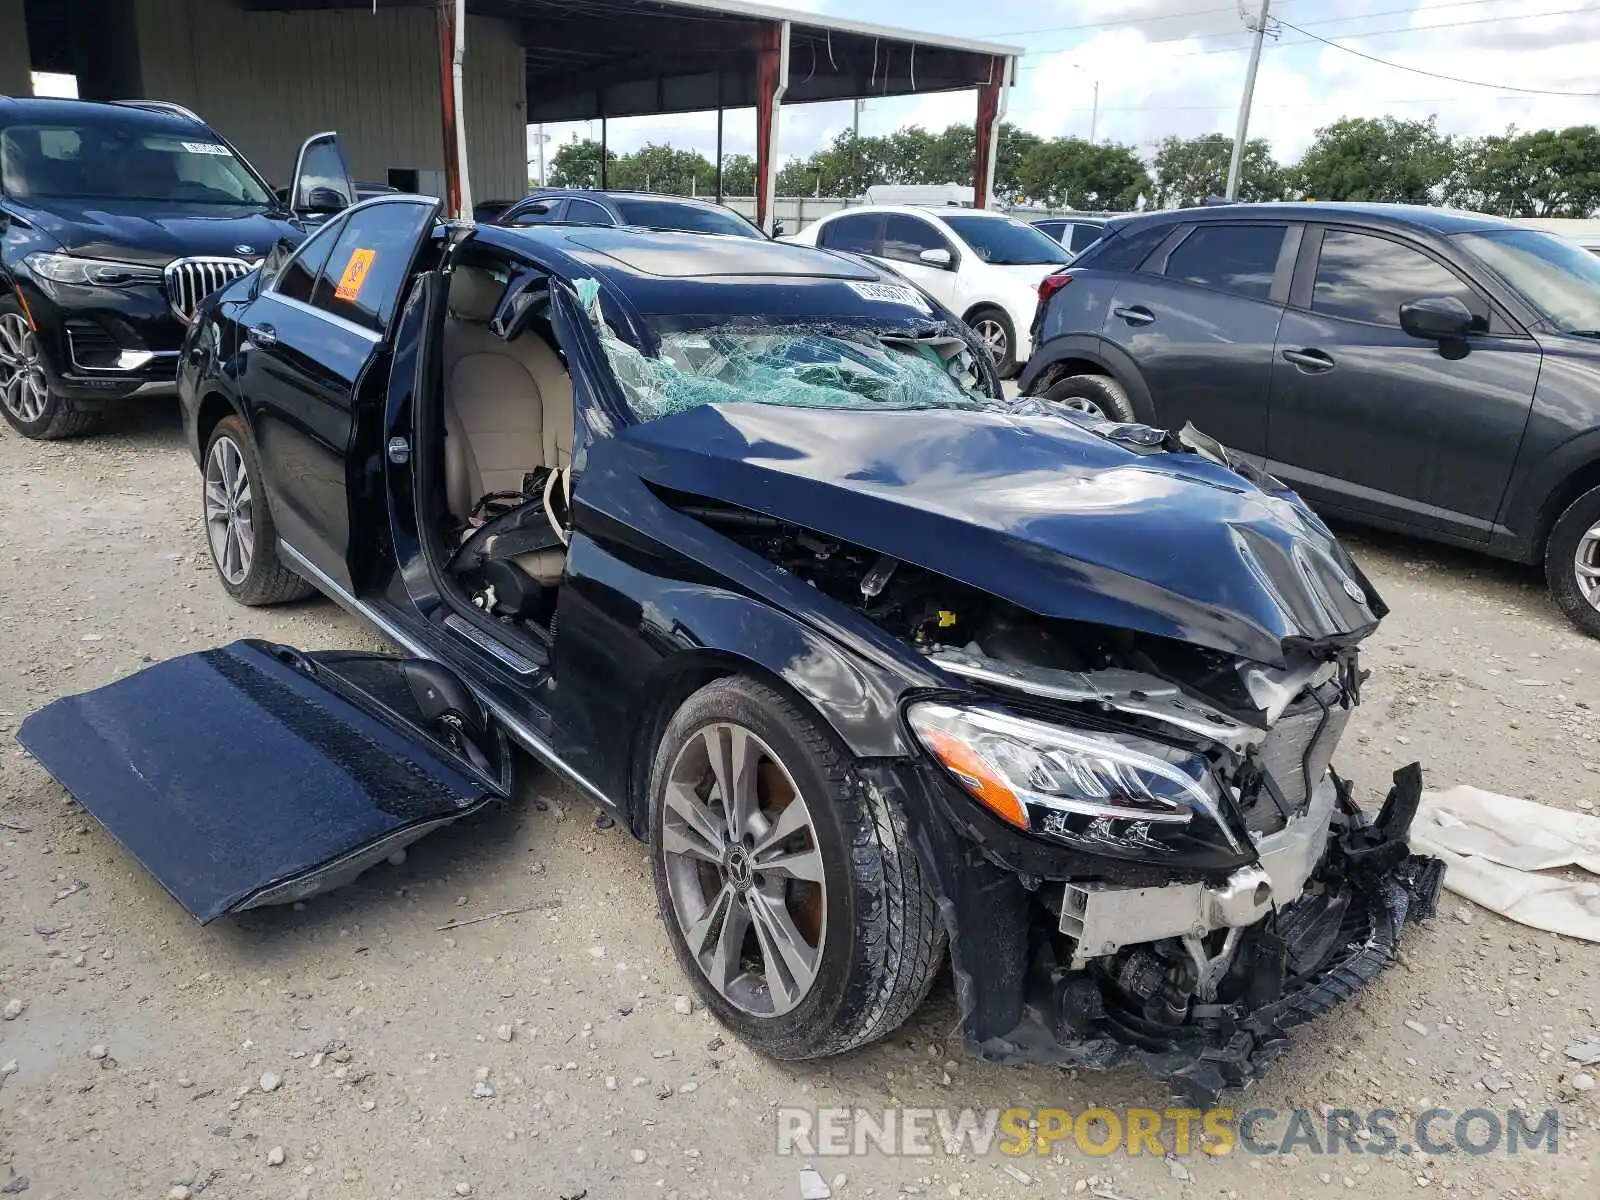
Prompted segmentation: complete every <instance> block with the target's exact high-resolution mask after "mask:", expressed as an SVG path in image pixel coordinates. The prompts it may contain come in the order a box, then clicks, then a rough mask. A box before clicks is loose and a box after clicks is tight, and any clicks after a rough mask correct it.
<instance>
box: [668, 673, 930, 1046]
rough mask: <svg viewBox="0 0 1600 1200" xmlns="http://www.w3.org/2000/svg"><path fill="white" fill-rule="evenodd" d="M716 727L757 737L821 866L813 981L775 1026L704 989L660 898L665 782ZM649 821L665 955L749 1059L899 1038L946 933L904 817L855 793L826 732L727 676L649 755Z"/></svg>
mask: <svg viewBox="0 0 1600 1200" xmlns="http://www.w3.org/2000/svg"><path fill="white" fill-rule="evenodd" d="M724 723H732V724H737V725H740V726H743V727H744V728H745V729H746V730H748V731H750V732H752V733H754V734H755V735H756V736H757V737H758V738H760V739H761V740H762V741H763V742H765V743H766V745H767V746H768V747H769V748H770V749H771V750H772V752H773V753H774V754H775V756H776V757H777V758H778V759H780V760H781V762H782V766H783V768H784V769H786V770H787V771H788V772H789V775H790V777H791V778H792V780H793V782H794V785H795V787H796V789H797V791H798V792H799V794H800V795H801V796H803V797H805V799H806V807H807V809H808V810H809V812H810V815H811V828H812V830H813V831H814V834H815V843H814V844H815V847H816V849H817V851H818V852H820V855H821V858H822V863H823V879H824V886H825V890H824V897H825V899H824V901H823V903H822V905H821V906H820V907H822V908H824V909H825V912H826V917H825V922H824V924H823V925H822V929H821V933H820V937H819V939H818V940H819V943H820V957H819V958H818V960H817V967H816V975H815V979H814V982H813V983H812V984H811V986H810V990H809V991H808V992H806V993H805V995H804V996H803V998H801V999H800V1000H799V1001H798V1004H797V1006H796V1007H794V1008H792V1009H791V1010H790V1011H788V1012H786V1013H782V1014H780V1015H771V1014H765V1015H757V1014H754V1013H751V1012H747V1011H746V1010H745V1009H743V1008H740V1007H738V1006H737V1005H735V1004H734V1003H732V1002H730V1001H729V1000H728V999H727V998H725V997H724V996H723V994H722V992H720V991H719V990H718V989H717V988H716V987H715V986H714V985H713V984H712V983H711V981H710V980H709V979H708V978H707V976H706V974H705V972H704V970H702V968H701V966H700V964H699V963H698V962H697V961H696V958H695V956H694V955H693V954H692V953H691V951H690V949H689V945H688V941H687V939H686V937H685V935H684V932H683V930H682V928H681V926H680V924H679V918H678V915H677V912H676V911H675V909H674V906H673V900H672V896H671V893H670V892H669V884H668V877H667V873H668V866H667V858H666V855H665V853H664V851H663V829H664V827H665V820H664V815H663V814H664V796H665V793H666V786H667V782H668V777H669V774H670V772H671V771H672V768H673V765H674V763H675V762H676V761H677V759H678V753H679V751H680V750H682V749H684V747H686V746H687V745H688V744H689V743H690V742H691V741H692V740H693V739H695V738H696V737H697V736H698V735H699V733H700V731H702V730H704V729H706V727H707V726H711V725H717V724H724ZM650 816H651V822H650V829H651V832H650V855H651V862H652V865H653V866H654V874H655V882H656V897H657V902H658V904H659V906H660V909H661V915H662V918H663V920H664V922H665V924H666V926H667V932H668V937H669V938H670V940H671V942H672V948H673V952H674V953H675V954H676V955H677V957H678V963H679V965H680V966H681V967H682V969H683V971H684V974H685V975H687V976H688V977H689V979H690V981H691V983H692V984H693V986H694V988H695V991H696V992H697V993H698V995H699V996H700V999H701V1000H702V1001H703V1002H704V1004H705V1005H706V1007H707V1008H709V1009H710V1010H711V1011H712V1012H713V1013H714V1014H715V1015H716V1017H717V1018H718V1020H720V1021H721V1022H722V1023H723V1024H724V1025H726V1026H727V1027H728V1028H729V1029H730V1030H732V1031H733V1032H734V1033H735V1034H736V1035H737V1036H738V1037H740V1038H741V1039H743V1040H744V1041H746V1042H748V1043H749V1044H750V1045H751V1046H752V1047H754V1048H755V1049H756V1050H759V1051H760V1052H761V1053H763V1054H765V1055H767V1056H769V1057H771V1058H775V1059H781V1060H797V1059H808V1058H819V1057H822V1056H825V1055H831V1054H840V1053H843V1052H845V1051H847V1050H851V1049H854V1048H855V1047H857V1046H861V1045H864V1044H866V1043H868V1042H871V1041H874V1040H876V1039H877V1038H881V1037H883V1036H885V1035H886V1034H888V1033H890V1032H892V1031H893V1030H895V1029H897V1028H898V1027H899V1026H900V1025H901V1024H902V1023H903V1022H904V1021H905V1020H906V1018H908V1017H909V1016H910V1015H911V1014H912V1013H913V1012H914V1011H915V1010H916V1009H917V1006H918V1005H920V1004H921V1003H922V1001H923V1000H924V999H925V998H926V996H927V994H928V989H929V987H930V986H931V985H932V983H933V980H934V977H935V975H936V974H937V973H938V970H939V967H940V965H941V964H942V962H943V961H944V951H945V933H944V928H943V926H942V925H941V924H940V920H939V913H938V907H937V905H936V903H935V901H934V897H933V894H932V891H931V889H930V888H929V886H928V884H927V883H926V882H925V881H924V879H923V875H922V869H921V865H920V863H919V862H918V861H917V856H916V851H915V850H913V849H912V847H911V839H910V836H909V833H908V830H907V826H906V819H905V814H904V813H903V812H902V811H901V810H900V809H899V807H898V805H897V804H896V803H895V802H894V801H893V800H891V799H889V798H887V797H885V796H883V795H881V794H878V792H877V791H876V789H869V788H868V787H866V786H865V785H864V784H863V783H862V782H861V781H860V779H859V778H858V777H857V776H856V773H855V771H854V770H853V763H852V760H851V758H850V756H849V754H848V753H847V751H846V750H845V749H844V748H843V747H842V746H841V745H840V744H839V743H838V741H837V740H836V739H835V738H834V737H833V736H832V734H831V732H830V731H829V730H827V729H825V728H824V727H823V726H821V725H820V724H819V723H818V722H817V721H816V720H815V719H814V718H812V717H811V716H810V715H808V714H807V713H805V712H803V711H801V709H800V708H798V707H797V706H796V705H795V704H794V703H792V702H791V701H790V700H788V699H787V698H786V697H784V696H782V695H780V694H779V693H778V692H777V691H775V690H774V689H772V688H771V687H768V686H767V685H765V684H763V683H760V682H757V681H755V680H753V679H749V678H746V677H743V676H731V677H727V678H724V679H719V680H717V681H716V682H714V683H710V684H708V685H706V686H705V687H703V688H701V689H700V690H699V691H698V692H696V693H694V695H692V696H690V697H689V699H688V700H686V701H685V702H684V704H683V706H682V707H681V708H679V710H678V712H677V714H676V715H675V716H674V717H673V718H672V721H671V722H670V723H669V724H668V726H667V728H666V731H665V733H664V734H663V735H662V738H661V741H660V743H659V745H658V747H657V750H656V755H655V762H654V765H653V767H652V769H651V773H650ZM756 879H757V880H758V881H759V880H760V879H761V876H760V875H759V874H758V875H757V876H756Z"/></svg>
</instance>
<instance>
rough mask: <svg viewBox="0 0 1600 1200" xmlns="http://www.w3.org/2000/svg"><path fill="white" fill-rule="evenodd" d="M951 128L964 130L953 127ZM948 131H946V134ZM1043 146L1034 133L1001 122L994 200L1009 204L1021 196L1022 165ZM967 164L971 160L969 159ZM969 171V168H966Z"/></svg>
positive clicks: (1009, 123)
mask: <svg viewBox="0 0 1600 1200" xmlns="http://www.w3.org/2000/svg"><path fill="white" fill-rule="evenodd" d="M952 128H966V127H965V126H953V127H952ZM948 132H949V131H948V130H946V133H948ZM1042 145H1044V139H1043V138H1042V137H1040V136H1039V135H1038V134H1036V133H1029V132H1028V131H1027V130H1026V129H1018V128H1017V127H1016V126H1015V125H1013V124H1011V122H1010V121H1003V122H1001V125H1000V152H999V153H998V154H996V155H995V164H994V194H995V199H997V200H999V201H1001V202H1002V203H1005V204H1010V203H1012V202H1013V201H1015V200H1016V199H1017V198H1018V197H1019V196H1021V195H1022V194H1023V188H1022V164H1023V163H1024V162H1026V161H1027V159H1028V155H1029V154H1031V153H1033V151H1034V150H1036V149H1038V148H1039V147H1040V146H1042ZM967 161H968V162H969V163H970V162H972V159H971V158H970V157H969V158H968V160H967ZM968 169H969V170H970V169H971V168H970V167H969V168H968Z"/></svg>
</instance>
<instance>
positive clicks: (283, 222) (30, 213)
mask: <svg viewBox="0 0 1600 1200" xmlns="http://www.w3.org/2000/svg"><path fill="white" fill-rule="evenodd" d="M24 203H26V205H27V207H26V208H25V209H23V210H22V211H23V212H24V213H25V215H26V216H27V218H28V220H30V221H32V222H33V224H34V225H36V226H38V227H39V229H41V230H43V231H44V232H45V233H48V234H49V235H50V236H51V237H53V238H55V240H56V241H58V242H60V243H61V246H62V248H63V249H64V250H67V251H68V252H70V253H72V254H76V255H80V256H81V257H84V258H109V259H115V260H117V261H119V262H136V263H146V264H149V265H151V266H157V267H160V266H165V265H166V264H167V263H169V262H171V261H172V260H173V259H175V258H184V257H190V256H196V255H198V256H202V257H218V258H246V259H256V258H260V257H261V256H262V255H264V254H266V253H267V251H269V250H271V249H272V247H273V245H274V244H275V243H276V242H277V240H278V239H279V238H281V237H286V236H287V237H293V238H296V239H297V240H298V238H299V236H300V235H299V233H298V231H297V230H296V229H295V227H294V226H293V225H292V224H290V222H289V221H288V220H287V219H286V218H285V217H283V216H281V215H277V214H273V213H269V212H267V211H264V210H263V209H261V208H260V207H259V206H257V205H248V204H237V205H235V204H179V203H175V204H165V205H163V204H160V203H157V202H152V201H148V200H61V201H51V200H28V201H25V202H24ZM244 247H248V249H244Z"/></svg>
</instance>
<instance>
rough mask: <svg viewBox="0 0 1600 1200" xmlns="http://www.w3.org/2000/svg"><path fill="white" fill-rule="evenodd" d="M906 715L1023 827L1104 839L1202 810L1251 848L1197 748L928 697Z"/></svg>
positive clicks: (993, 805) (1235, 846) (1227, 835)
mask: <svg viewBox="0 0 1600 1200" xmlns="http://www.w3.org/2000/svg"><path fill="white" fill-rule="evenodd" d="M906 717H907V720H908V721H909V722H910V724H911V728H912V729H913V730H914V731H915V732H916V735H917V737H918V738H920V739H921V740H922V744H923V745H924V746H926V747H927V748H928V750H929V751H930V752H931V753H932V754H933V756H934V757H935V758H937V759H938V760H939V762H940V763H942V764H943V765H944V767H945V769H946V770H948V771H949V772H950V773H951V774H952V775H954V776H955V778H956V780H957V782H959V783H960V784H961V786H962V787H963V788H964V789H965V790H966V791H967V792H969V793H970V794H971V795H972V796H973V798H974V799H976V800H977V801H978V802H979V803H981V804H982V805H983V806H984V807H986V808H988V809H989V810H990V811H991V812H993V813H994V814H995V815H996V816H998V817H1000V818H1001V819H1002V820H1004V821H1006V822H1007V823H1008V824H1011V825H1014V826H1016V827H1017V828H1018V829H1026V830H1030V831H1032V832H1035V833H1045V834H1053V835H1056V836H1062V837H1089V838H1094V837H1098V836H1105V834H1107V833H1109V832H1111V830H1113V829H1115V828H1117V827H1118V826H1120V825H1121V823H1123V822H1128V823H1131V824H1132V825H1137V826H1139V827H1142V828H1147V827H1149V826H1158V825H1165V826H1174V825H1175V826H1183V825H1188V824H1190V823H1191V822H1192V821H1193V818H1194V814H1195V813H1196V812H1199V813H1201V814H1202V815H1203V816H1205V817H1207V818H1209V819H1210V822H1211V823H1212V824H1213V825H1214V826H1215V827H1216V831H1217V832H1219V833H1220V834H1221V836H1222V837H1223V839H1224V840H1225V841H1226V843H1227V845H1228V847H1229V848H1230V849H1232V850H1234V851H1236V852H1240V851H1242V850H1243V846H1242V845H1241V844H1240V842H1239V840H1238V838H1237V837H1236V836H1235V835H1234V834H1233V832H1232V831H1231V830H1230V829H1229V828H1228V824H1227V822H1226V820H1225V819H1224V818H1223V815H1222V811H1221V805H1220V791H1219V789H1218V784H1217V782H1216V780H1215V778H1214V777H1213V775H1212V772H1211V769H1210V764H1209V763H1207V761H1206V760H1205V758H1204V757H1202V756H1201V755H1199V754H1196V753H1194V752H1192V751H1188V750H1184V749H1182V748H1176V747H1171V746H1165V745H1162V744H1161V743H1160V742H1153V741H1148V740H1146V739H1144V738H1139V737H1135V736H1132V735H1129V734H1120V733H1112V732H1106V731H1101V730H1087V729H1068V728H1065V727H1063V726H1060V725H1050V724H1046V723H1045V722H1043V721H1034V720H1029V719H1028V718H1026V717H1019V716H1017V715H1015V714H1013V713H1009V712H1005V711H1004V710H1001V709H997V708H982V707H964V706H959V705H954V704H944V703H939V702H934V701H925V702H922V703H918V704H913V705H912V706H911V707H910V709H909V710H908V711H907V714H906ZM1130 827H1131V825H1130Z"/></svg>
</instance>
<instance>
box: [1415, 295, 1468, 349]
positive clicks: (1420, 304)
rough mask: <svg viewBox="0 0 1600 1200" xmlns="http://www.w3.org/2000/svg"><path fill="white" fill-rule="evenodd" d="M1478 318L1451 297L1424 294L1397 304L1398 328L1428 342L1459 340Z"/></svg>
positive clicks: (1466, 333)
mask: <svg viewBox="0 0 1600 1200" xmlns="http://www.w3.org/2000/svg"><path fill="white" fill-rule="evenodd" d="M1477 320H1478V319H1477V318H1476V317H1474V316H1473V315H1472V310H1471V309H1469V308H1468V307H1467V306H1466V305H1465V304H1463V303H1461V301H1460V300H1458V299H1457V298H1456V297H1454V296H1423V297H1421V298H1420V299H1417V300H1408V301H1407V302H1406V303H1404V304H1402V305H1401V306H1400V328H1401V329H1403V330H1405V332H1406V333H1408V334H1410V335H1411V336H1412V337H1414V338H1421V339H1422V340H1423V341H1428V342H1459V341H1461V340H1462V339H1463V338H1465V337H1466V336H1467V335H1468V334H1469V333H1471V332H1472V331H1473V329H1474V327H1475V326H1476V325H1477Z"/></svg>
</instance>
